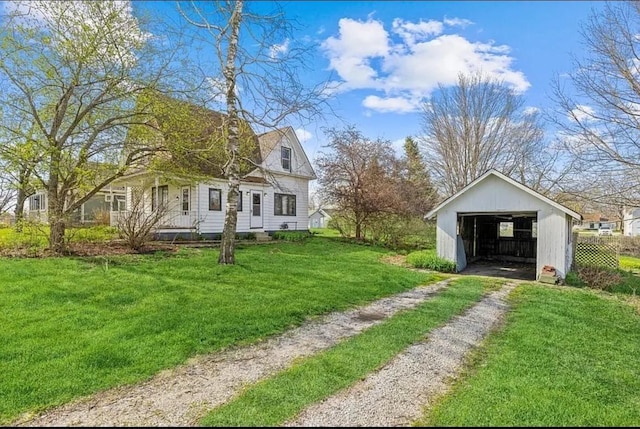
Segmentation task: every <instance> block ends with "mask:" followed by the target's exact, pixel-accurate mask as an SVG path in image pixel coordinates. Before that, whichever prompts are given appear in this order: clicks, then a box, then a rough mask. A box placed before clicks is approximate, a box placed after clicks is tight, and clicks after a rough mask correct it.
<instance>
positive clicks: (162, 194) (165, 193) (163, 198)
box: [151, 185, 169, 210]
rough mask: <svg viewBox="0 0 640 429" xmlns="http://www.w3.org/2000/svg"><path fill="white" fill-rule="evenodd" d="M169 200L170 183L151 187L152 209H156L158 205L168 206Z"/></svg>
mask: <svg viewBox="0 0 640 429" xmlns="http://www.w3.org/2000/svg"><path fill="white" fill-rule="evenodd" d="M156 191H157V192H156ZM158 200H159V204H158ZM168 202H169V185H163V186H158V188H157V189H156V187H155V186H153V187H151V210H156V209H157V208H158V207H163V208H166V207H167V203H168Z"/></svg>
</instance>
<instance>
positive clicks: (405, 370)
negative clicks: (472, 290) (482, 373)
mask: <svg viewBox="0 0 640 429" xmlns="http://www.w3.org/2000/svg"><path fill="white" fill-rule="evenodd" d="M515 286H516V284H515V283H507V284H505V285H504V286H503V287H502V288H501V289H500V290H499V291H496V292H493V293H491V294H489V295H487V296H486V297H485V298H483V299H482V300H481V301H480V302H479V303H478V304H476V305H475V306H473V307H471V308H470V309H469V310H467V311H466V312H465V313H464V314H462V315H459V316H456V317H454V318H453V319H451V320H450V321H449V322H448V323H447V324H446V325H444V326H442V327H440V328H437V329H435V330H433V331H432V332H431V333H430V334H429V335H428V338H427V339H426V340H425V341H424V342H420V343H417V344H414V345H412V346H410V347H408V348H407V349H406V350H405V351H404V352H402V353H401V354H399V355H397V356H396V357H395V358H394V359H393V360H392V361H391V362H389V363H388V364H387V365H385V366H384V367H383V368H382V369H380V370H379V371H377V372H375V373H372V374H370V375H369V376H368V377H367V378H365V379H364V380H363V381H361V382H359V383H357V384H355V385H353V386H351V387H349V388H347V389H345V390H343V391H342V392H340V393H338V394H336V395H334V396H331V397H329V398H327V399H325V400H324V401H322V402H319V403H316V404H314V405H311V406H310V407H308V408H306V409H305V410H303V411H302V412H301V413H300V414H299V415H298V416H297V417H296V418H294V419H293V420H291V421H289V422H286V423H285V424H284V426H298V427H300V426H334V427H336V426H351V427H354V426H410V425H411V423H412V422H413V421H415V420H416V419H418V418H420V417H421V416H422V413H423V410H424V407H425V406H429V405H430V404H431V403H432V402H433V400H434V399H435V398H436V397H438V396H440V395H441V394H442V393H444V392H445V391H446V390H447V389H448V388H449V383H448V380H450V379H451V378H452V377H455V376H456V374H457V373H458V372H459V370H460V369H461V368H462V365H463V362H464V358H465V356H466V355H467V353H468V352H469V351H471V350H472V349H473V348H474V347H476V346H477V345H478V344H479V343H480V342H481V341H482V340H483V339H484V338H485V337H486V336H487V334H488V333H489V332H490V331H491V330H492V329H494V328H495V327H496V326H497V325H498V323H499V322H500V321H501V320H502V318H503V316H504V314H505V313H506V311H507V309H508V306H507V304H506V302H505V297H506V296H507V295H508V294H509V293H510V292H511V291H512V290H513V289H514V288H515Z"/></svg>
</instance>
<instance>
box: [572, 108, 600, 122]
mask: <svg viewBox="0 0 640 429" xmlns="http://www.w3.org/2000/svg"><path fill="white" fill-rule="evenodd" d="M594 114H595V111H594V110H593V108H591V107H589V106H587V105H584V104H578V105H576V107H575V108H574V109H573V110H572V111H571V116H570V118H571V119H573V118H575V119H577V120H578V121H580V122H583V121H588V120H591V119H593V115H594Z"/></svg>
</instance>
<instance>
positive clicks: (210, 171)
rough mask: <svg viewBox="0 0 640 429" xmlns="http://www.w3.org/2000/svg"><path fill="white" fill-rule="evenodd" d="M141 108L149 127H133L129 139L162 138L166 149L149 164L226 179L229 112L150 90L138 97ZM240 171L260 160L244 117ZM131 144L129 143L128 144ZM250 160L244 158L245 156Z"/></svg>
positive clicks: (251, 130) (185, 172)
mask: <svg viewBox="0 0 640 429" xmlns="http://www.w3.org/2000/svg"><path fill="white" fill-rule="evenodd" d="M139 103H140V108H141V109H144V110H145V111H146V113H147V114H149V117H150V119H149V121H148V124H149V125H151V126H152V128H155V131H150V129H149V128H148V127H138V128H135V127H134V128H132V130H131V131H130V136H129V137H128V139H129V140H131V141H132V142H135V141H141V142H145V141H149V140H153V139H157V138H160V139H162V141H163V142H164V143H163V146H166V147H167V148H168V149H169V150H168V151H162V152H158V153H157V154H155V155H154V158H153V161H152V164H150V165H146V166H143V168H145V167H146V168H148V167H150V166H151V165H155V167H156V168H158V169H160V170H169V171H173V172H175V173H178V174H180V173H184V174H187V173H189V174H200V175H203V176H212V177H218V178H225V177H226V176H225V174H224V166H225V164H226V162H227V158H226V151H225V147H224V146H225V144H226V134H227V124H228V115H226V114H225V113H221V112H218V111H215V110H211V109H208V108H205V107H202V106H199V105H197V104H194V103H191V102H189V101H185V100H179V99H176V98H172V97H168V96H166V95H163V94H159V93H155V92H149V93H146V94H144V95H143V96H141V99H140V100H139ZM239 134H240V136H239V137H240V142H239V147H240V148H239V151H240V157H241V158H242V160H241V161H240V174H241V175H244V174H247V173H249V172H250V171H251V170H253V168H254V165H255V164H260V163H261V162H262V157H261V150H260V148H259V142H258V137H257V135H256V134H255V132H254V131H253V129H252V128H251V126H250V125H249V123H248V122H247V121H245V120H242V119H240V120H239ZM130 144H132V143H130ZM245 158H246V159H248V160H249V161H245V160H244V159H245Z"/></svg>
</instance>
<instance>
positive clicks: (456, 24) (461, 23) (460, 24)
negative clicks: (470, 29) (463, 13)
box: [443, 17, 473, 28]
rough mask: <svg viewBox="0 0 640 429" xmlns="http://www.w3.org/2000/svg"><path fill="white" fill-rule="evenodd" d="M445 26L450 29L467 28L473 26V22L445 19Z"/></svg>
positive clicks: (460, 19)
mask: <svg viewBox="0 0 640 429" xmlns="http://www.w3.org/2000/svg"><path fill="white" fill-rule="evenodd" d="M443 22H444V24H445V25H448V26H450V27H462V28H465V27H466V26H468V25H471V24H473V21H470V20H468V19H464V18H446V17H445V18H444V21H443Z"/></svg>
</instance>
